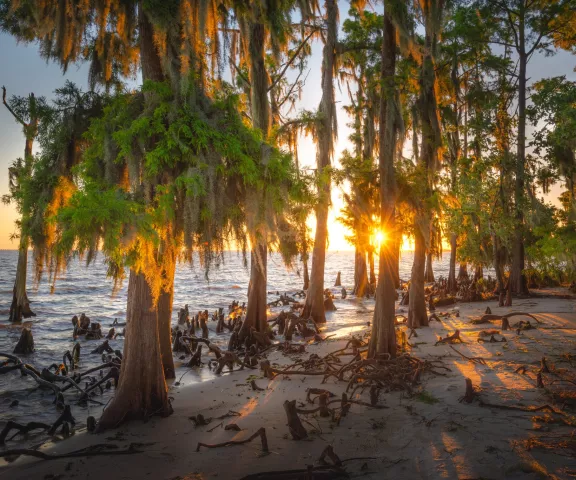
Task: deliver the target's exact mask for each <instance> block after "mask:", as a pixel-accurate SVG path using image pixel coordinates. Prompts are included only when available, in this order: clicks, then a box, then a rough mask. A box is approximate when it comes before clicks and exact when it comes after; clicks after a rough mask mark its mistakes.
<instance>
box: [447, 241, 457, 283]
mask: <svg viewBox="0 0 576 480" xmlns="http://www.w3.org/2000/svg"><path fill="white" fill-rule="evenodd" d="M456 240H457V236H456V234H455V233H451V234H450V267H449V270H448V284H447V289H448V293H456V291H457V290H458V282H457V281H456Z"/></svg>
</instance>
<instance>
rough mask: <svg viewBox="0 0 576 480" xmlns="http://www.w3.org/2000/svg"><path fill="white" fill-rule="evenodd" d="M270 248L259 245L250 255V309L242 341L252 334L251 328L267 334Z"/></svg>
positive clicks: (243, 325) (248, 308) (243, 326)
mask: <svg viewBox="0 0 576 480" xmlns="http://www.w3.org/2000/svg"><path fill="white" fill-rule="evenodd" d="M267 255H268V248H267V247H266V245H257V246H256V248H255V249H253V250H252V253H251V254H250V287H249V288H248V307H247V309H246V319H245V320H244V323H243V324H242V328H241V329H240V341H244V339H245V338H246V337H247V336H248V335H249V334H250V328H252V327H253V328H255V329H256V331H258V332H262V333H265V332H267V330H268V322H267V316H266V315H267V314H266V310H267V308H268V306H267V305H266V299H267V297H266V278H267V276H266V274H267V266H268V258H267Z"/></svg>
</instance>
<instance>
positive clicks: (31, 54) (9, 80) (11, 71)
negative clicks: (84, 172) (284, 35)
mask: <svg viewBox="0 0 576 480" xmlns="http://www.w3.org/2000/svg"><path fill="white" fill-rule="evenodd" d="M347 5H348V2H345V1H339V6H340V21H341V22H343V21H344V19H345V18H346V12H347V11H348V6H347ZM321 48H322V47H321V45H320V44H319V43H318V42H316V43H315V44H314V45H313V47H312V50H313V54H312V57H311V59H310V60H309V63H308V66H309V68H310V73H309V75H308V77H307V80H306V85H305V87H304V89H303V95H302V98H301V100H300V102H299V104H298V105H297V107H296V108H297V109H300V108H306V109H308V110H310V109H312V108H315V107H317V105H318V103H319V101H320V97H321V71H320V65H321ZM0 65H2V66H3V68H2V70H1V71H0V85H4V86H5V87H6V89H7V94H8V97H10V96H11V95H19V96H26V95H28V94H30V93H31V92H34V94H35V95H36V96H45V97H46V98H47V99H50V98H51V96H52V92H53V91H54V90H55V89H56V88H58V87H60V86H62V85H63V84H64V82H65V81H66V80H71V81H72V82H74V83H76V84H77V85H79V86H81V87H82V88H83V89H87V79H88V67H87V66H86V65H80V66H71V67H70V68H69V69H68V71H67V72H66V73H65V74H63V72H62V70H61V68H60V67H59V66H58V65H57V64H55V63H46V62H45V61H44V60H43V59H42V58H40V55H39V53H38V48H37V46H36V45H25V44H18V43H17V42H16V41H15V40H14V39H13V38H12V37H11V36H9V35H6V34H4V33H0ZM575 66H576V57H575V56H573V55H571V54H569V53H567V52H559V53H558V54H556V55H554V56H550V57H544V56H543V55H537V56H535V57H534V58H533V60H532V61H531V63H530V64H529V66H528V76H529V77H530V82H534V81H537V80H539V79H541V78H547V77H553V76H558V75H566V76H567V77H568V78H569V79H570V80H576V73H574V68H575ZM335 94H336V102H337V114H338V140H337V142H336V145H335V163H336V165H338V158H339V157H340V155H341V153H342V151H343V150H344V149H346V148H350V146H351V145H350V142H349V141H348V136H349V134H350V128H349V127H348V126H347V124H348V123H349V122H350V119H349V118H348V117H347V115H346V114H345V113H344V111H343V106H344V105H346V104H347V103H349V102H348V98H347V92H346V89H345V87H344V86H341V87H339V86H338V85H337V86H336V89H335ZM528 135H530V129H529V130H528ZM298 148H299V160H300V165H301V167H303V168H306V167H308V166H309V167H312V166H314V165H315V161H316V160H315V159H316V156H315V155H316V153H315V148H314V145H313V142H312V140H311V139H310V138H303V139H302V140H301V142H300V143H299V147H298ZM23 155H24V135H23V133H22V127H21V126H20V125H19V124H18V123H16V121H14V119H13V117H12V116H11V115H10V113H9V112H8V110H7V109H6V108H5V107H4V106H3V105H0V196H1V195H4V194H6V193H8V167H9V166H10V164H11V163H12V162H13V161H14V160H15V159H16V158H18V157H22V156H23ZM562 188H563V187H562V186H561V185H556V186H555V187H554V188H553V189H552V192H551V194H550V197H549V198H550V200H551V201H553V200H554V198H555V197H557V196H558V194H559V193H560V192H561V191H562ZM332 202H333V206H332V209H331V212H330V217H329V220H328V224H329V249H330V250H333V251H338V250H351V249H352V248H353V247H352V246H351V245H350V244H348V243H347V242H346V240H345V238H344V237H345V235H346V234H347V231H346V229H345V228H344V227H343V226H342V225H341V224H340V223H339V222H338V220H337V216H338V212H339V210H340V208H341V207H342V205H343V202H342V198H341V191H340V190H339V189H338V188H336V187H335V188H334V189H333V192H332ZM16 219H17V212H16V211H15V209H14V207H13V206H12V205H4V204H3V203H0V249H16V248H18V243H17V240H10V236H11V234H13V233H15V231H16V227H15V225H14V221H15V220H16ZM309 223H310V226H311V227H313V226H314V218H313V215H311V219H310V222H309Z"/></svg>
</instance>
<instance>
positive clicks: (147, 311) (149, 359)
mask: <svg viewBox="0 0 576 480" xmlns="http://www.w3.org/2000/svg"><path fill="white" fill-rule="evenodd" d="M171 413H172V406H171V405H170V401H169V399H168V389H167V388H166V382H165V381H164V371H163V369H162V359H161V356H160V341H159V335H158V314H157V310H156V307H155V305H154V302H153V298H152V292H151V291H150V286H149V285H148V282H147V281H146V277H145V276H144V274H143V273H136V272H135V271H134V270H130V278H129V281H128V306H127V309H126V340H125V342H124V355H123V359H122V367H121V369H120V380H119V383H118V388H117V391H116V394H115V395H114V398H113V399H112V401H111V402H110V405H109V406H108V407H107V408H106V409H105V410H104V412H103V413H102V417H101V418H100V421H99V422H98V428H97V429H98V431H102V430H105V429H107V428H115V427H117V426H118V425H119V424H120V423H122V422H124V421H128V420H137V419H146V418H148V417H150V416H151V415H161V416H168V415H170V414H171Z"/></svg>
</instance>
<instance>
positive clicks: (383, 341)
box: [368, 1, 398, 357]
mask: <svg viewBox="0 0 576 480" xmlns="http://www.w3.org/2000/svg"><path fill="white" fill-rule="evenodd" d="M384 5H385V6H384V8H385V11H384V31H383V41H382V66H381V73H382V81H383V92H382V95H381V98H380V132H379V135H380V151H379V157H378V163H379V165H378V166H379V170H380V228H381V230H382V231H383V232H387V234H388V239H389V240H388V241H387V242H382V244H381V245H380V257H379V263H378V268H379V271H378V286H377V288H376V294H375V297H376V305H375V307H374V317H373V320H372V335H371V336H370V343H369V346H368V357H374V356H375V355H376V354H386V353H387V354H389V355H391V356H392V357H395V356H396V332H395V329H394V325H395V322H396V315H395V312H396V309H395V302H396V291H395V288H394V284H395V264H396V265H397V264H398V260H397V258H396V251H397V249H396V243H397V242H396V240H397V239H396V235H397V232H396V225H395V223H396V222H395V212H394V206H395V203H396V179H395V171H394V147H395V138H396V126H395V123H394V114H393V109H394V90H395V82H394V75H395V71H396V31H395V30H396V29H395V28H394V24H393V23H392V17H391V13H390V5H389V2H388V1H387V2H386V3H385V4H384Z"/></svg>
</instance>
